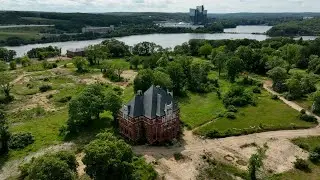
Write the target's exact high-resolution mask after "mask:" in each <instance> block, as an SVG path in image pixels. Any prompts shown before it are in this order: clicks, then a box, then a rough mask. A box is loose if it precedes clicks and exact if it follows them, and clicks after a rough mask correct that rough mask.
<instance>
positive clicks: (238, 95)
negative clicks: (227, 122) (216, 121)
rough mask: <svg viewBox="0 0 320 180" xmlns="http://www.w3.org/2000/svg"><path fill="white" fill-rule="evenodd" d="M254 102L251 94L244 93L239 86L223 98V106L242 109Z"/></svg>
mask: <svg viewBox="0 0 320 180" xmlns="http://www.w3.org/2000/svg"><path fill="white" fill-rule="evenodd" d="M253 102H254V100H253V96H252V93H250V92H248V91H246V90H245V89H244V88H242V87H240V86H235V87H232V88H231V89H230V91H229V92H228V93H227V94H226V95H225V96H224V97H223V104H224V105H225V106H226V107H228V106H229V105H234V106H237V107H243V106H246V105H249V104H252V103H253Z"/></svg>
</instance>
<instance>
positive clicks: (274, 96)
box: [271, 94, 279, 100]
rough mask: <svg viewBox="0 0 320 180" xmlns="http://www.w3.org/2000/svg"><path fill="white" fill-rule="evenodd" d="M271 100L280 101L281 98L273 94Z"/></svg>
mask: <svg viewBox="0 0 320 180" xmlns="http://www.w3.org/2000/svg"><path fill="white" fill-rule="evenodd" d="M271 99H273V100H278V99H279V96H278V95H275V94H273V95H272V96H271Z"/></svg>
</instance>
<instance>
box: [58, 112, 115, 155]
mask: <svg viewBox="0 0 320 180" xmlns="http://www.w3.org/2000/svg"><path fill="white" fill-rule="evenodd" d="M104 131H110V132H115V128H114V121H113V118H110V117H102V118H100V119H96V120H94V121H93V123H92V124H91V125H90V126H86V127H85V128H83V129H82V130H81V131H80V132H79V133H76V134H70V135H67V136H66V137H65V138H64V141H67V142H68V141H72V142H74V143H75V144H76V145H77V146H78V149H80V150H81V149H82V148H83V147H84V146H85V145H87V144H88V143H89V142H90V141H92V140H94V139H95V137H96V135H97V134H99V133H101V132H104Z"/></svg>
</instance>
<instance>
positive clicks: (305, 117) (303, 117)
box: [300, 114, 318, 123]
mask: <svg viewBox="0 0 320 180" xmlns="http://www.w3.org/2000/svg"><path fill="white" fill-rule="evenodd" d="M300 119H301V120H302V121H306V122H312V123H317V122H318V121H317V118H316V117H314V116H312V115H308V114H302V115H301V116H300Z"/></svg>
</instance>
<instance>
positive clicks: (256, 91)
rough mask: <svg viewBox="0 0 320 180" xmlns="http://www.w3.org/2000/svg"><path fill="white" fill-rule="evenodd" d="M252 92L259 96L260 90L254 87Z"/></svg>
mask: <svg viewBox="0 0 320 180" xmlns="http://www.w3.org/2000/svg"><path fill="white" fill-rule="evenodd" d="M252 92H253V93H255V94H261V89H260V88H259V87H254V88H253V89H252Z"/></svg>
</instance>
